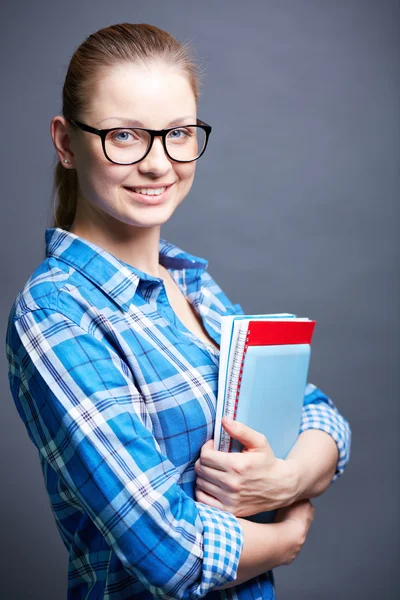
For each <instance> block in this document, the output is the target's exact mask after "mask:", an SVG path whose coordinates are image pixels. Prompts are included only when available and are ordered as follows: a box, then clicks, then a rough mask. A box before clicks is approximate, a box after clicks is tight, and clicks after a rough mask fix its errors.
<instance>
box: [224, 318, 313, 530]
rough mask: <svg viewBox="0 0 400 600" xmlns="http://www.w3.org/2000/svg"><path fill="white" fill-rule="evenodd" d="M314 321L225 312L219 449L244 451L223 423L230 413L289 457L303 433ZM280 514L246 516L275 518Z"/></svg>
mask: <svg viewBox="0 0 400 600" xmlns="http://www.w3.org/2000/svg"><path fill="white" fill-rule="evenodd" d="M315 323H316V321H313V320H311V319H308V318H298V317H297V316H296V315H294V314H291V313H279V314H266V315H234V316H232V315H230V316H223V317H221V343H220V359H219V360H220V362H219V376H218V397H217V406H216V419H215V430H214V448H215V449H216V450H221V451H223V452H240V451H241V450H242V445H241V443H240V442H238V441H237V440H234V439H232V438H231V437H230V436H229V435H228V434H227V432H226V431H225V430H224V429H223V427H222V424H221V419H222V417H223V416H228V417H231V418H232V419H234V420H237V421H240V422H241V423H244V424H245V425H247V426H249V427H251V428H252V429H255V430H256V431H259V432H260V433H262V434H264V435H265V436H266V438H267V440H268V442H269V445H270V446H271V448H272V451H273V452H274V454H275V456H276V457H277V458H283V459H284V458H286V456H287V455H288V453H289V452H290V450H291V448H292V447H293V445H294V444H295V442H296V439H297V437H298V435H299V429H300V422H301V412H302V408H303V402H304V392H305V387H306V384H307V377H308V369H309V363H310V354H311V338H312V335H313V331H314V327H315ZM275 514H276V511H268V512H266V513H260V515H257V516H256V515H253V516H252V517H247V518H249V519H250V520H256V521H259V522H272V521H273V520H274V518H275ZM253 517H254V518H253Z"/></svg>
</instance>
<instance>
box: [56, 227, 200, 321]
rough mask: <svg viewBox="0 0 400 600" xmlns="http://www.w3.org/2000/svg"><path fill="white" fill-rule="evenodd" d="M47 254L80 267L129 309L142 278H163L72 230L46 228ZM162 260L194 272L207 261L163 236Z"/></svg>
mask: <svg viewBox="0 0 400 600" xmlns="http://www.w3.org/2000/svg"><path fill="white" fill-rule="evenodd" d="M45 243H46V256H49V257H50V256H54V257H57V258H58V259H59V260H62V261H63V262H65V263H67V264H69V265H71V266H72V267H74V268H75V269H77V270H78V271H80V272H81V273H82V274H83V275H84V276H85V277H87V278H88V279H90V280H91V281H92V282H93V283H94V284H96V285H97V286H98V287H100V288H101V289H102V290H104V292H105V293H106V294H107V295H109V296H111V298H112V299H113V300H114V301H115V302H116V303H117V304H118V305H119V306H120V307H121V308H122V309H123V310H128V308H129V306H130V304H131V302H132V300H133V297H134V295H135V292H136V289H137V287H138V286H139V285H140V283H141V282H142V281H147V282H149V281H153V282H155V283H160V282H161V281H162V280H161V279H160V278H158V277H154V276H153V275H149V274H147V273H145V272H144V271H140V270H139V269H136V268H135V267H133V266H132V265H130V264H128V263H126V262H124V261H122V260H120V259H119V258H117V257H116V256H114V255H113V254H111V253H110V252H108V251H107V250H104V249H103V248H101V247H100V246H97V245H96V244H93V243H92V242H89V241H88V240H86V239H85V238H82V237H80V236H78V235H76V234H74V233H72V232H71V231H66V230H65V229H61V228H60V227H48V228H47V229H46V232H45ZM159 262H160V264H161V265H163V266H164V267H165V268H166V269H176V270H180V271H182V270H185V271H188V270H189V271H190V270H191V271H192V273H193V275H194V272H195V271H197V270H205V269H207V267H208V261H207V260H206V259H204V258H201V257H200V256H195V255H193V254H189V253H188V252H185V251H184V250H182V249H181V248H179V247H178V246H175V245H174V244H172V243H171V242H168V241H167V240H165V239H164V238H160V244H159Z"/></svg>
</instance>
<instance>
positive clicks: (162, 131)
mask: <svg viewBox="0 0 400 600" xmlns="http://www.w3.org/2000/svg"><path fill="white" fill-rule="evenodd" d="M65 118H66V120H67V121H69V122H70V123H72V124H73V125H76V126H77V127H79V128H80V129H82V130H83V131H88V132H89V133H94V134H95V135H98V136H100V138H101V144H102V147H103V152H104V156H105V157H106V159H107V160H109V161H110V162H112V163H114V164H115V165H135V164H136V163H138V162H140V161H141V160H143V159H144V158H146V156H147V155H148V153H149V152H150V150H151V148H152V146H153V141H154V138H155V137H156V136H161V137H162V142H163V146H164V150H165V152H166V154H167V156H168V158H169V159H170V160H172V161H173V162H179V163H189V162H193V161H195V160H198V159H199V158H200V157H201V156H202V155H203V154H204V152H205V149H206V148H207V144H208V138H209V137H210V133H211V130H212V127H211V125H208V124H207V123H205V122H204V121H202V120H201V119H196V125H192V124H190V125H186V124H185V125H178V126H175V127H169V128H168V129H146V128H145V127H121V126H120V127H111V129H96V128H95V127H91V126H90V125H86V124H85V123H81V122H80V121H74V120H73V119H70V118H69V117H65ZM185 127H201V128H202V129H203V130H204V131H205V134H206V141H205V143H204V148H203V150H202V151H201V152H200V154H199V156H197V157H196V158H192V159H191V160H176V159H175V158H172V156H171V155H170V154H169V152H168V150H167V145H166V141H165V138H166V136H167V135H168V133H169V132H170V131H174V129H183V128H185ZM118 129H127V130H137V129H139V130H141V131H147V132H148V133H149V134H150V144H149V147H148V149H147V152H146V154H145V155H144V156H142V158H140V159H139V160H135V161H134V162H131V163H119V162H116V161H115V160H112V159H111V158H110V157H109V156H107V152H106V136H107V134H108V133H110V131H117V130H118Z"/></svg>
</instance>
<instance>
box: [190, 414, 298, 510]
mask: <svg viewBox="0 0 400 600" xmlns="http://www.w3.org/2000/svg"><path fill="white" fill-rule="evenodd" d="M222 425H223V427H224V429H225V430H226V432H227V433H228V434H229V435H230V436H231V437H232V438H234V439H236V440H238V441H240V442H241V443H242V444H243V446H244V447H243V449H242V452H232V453H230V452H220V451H218V450H214V447H213V440H209V441H208V442H206V443H205V444H204V445H203V446H202V448H201V451H200V458H199V459H198V460H197V461H196V463H195V465H194V469H195V471H196V474H197V479H196V489H195V494H196V500H197V501H199V502H203V503H204V504H208V505H209V506H214V507H216V508H220V509H222V510H227V511H229V512H231V513H233V514H234V515H235V516H237V517H246V516H249V515H254V514H257V513H259V512H263V511H267V510H274V509H276V508H279V507H281V506H288V505H289V504H293V502H295V500H296V495H297V489H298V478H297V472H296V471H295V469H294V464H293V463H292V462H289V461H285V460H283V459H279V458H276V456H275V455H274V453H273V452H272V449H271V447H270V445H269V443H268V441H267V438H266V437H265V436H264V435H262V434H261V433H259V432H258V431H255V430H254V429H251V427H247V426H246V425H244V424H243V423H239V422H238V421H232V423H230V422H229V419H227V418H226V417H223V419H222Z"/></svg>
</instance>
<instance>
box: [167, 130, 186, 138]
mask: <svg viewBox="0 0 400 600" xmlns="http://www.w3.org/2000/svg"><path fill="white" fill-rule="evenodd" d="M188 135H190V133H189V131H188V130H187V129H174V130H173V131H170V133H169V137H170V138H172V139H174V140H179V139H183V138H184V137H186V136H188Z"/></svg>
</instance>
